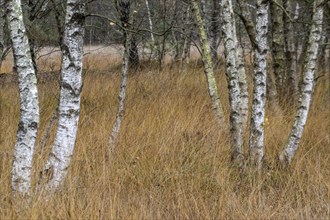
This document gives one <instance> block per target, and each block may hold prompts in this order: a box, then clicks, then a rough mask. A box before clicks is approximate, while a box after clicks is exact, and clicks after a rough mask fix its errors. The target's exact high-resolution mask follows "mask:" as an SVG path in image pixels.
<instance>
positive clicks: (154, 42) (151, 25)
mask: <svg viewBox="0 0 330 220" xmlns="http://www.w3.org/2000/svg"><path fill="white" fill-rule="evenodd" d="M145 1H146V7H147V13H148V21H149V28H150V31H151V32H150V36H151V42H152V50H154V48H155V46H156V41H155V36H154V33H153V31H154V28H153V23H152V19H151V13H150V8H149V1H148V0H145Z"/></svg>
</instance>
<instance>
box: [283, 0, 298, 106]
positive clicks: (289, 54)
mask: <svg viewBox="0 0 330 220" xmlns="http://www.w3.org/2000/svg"><path fill="white" fill-rule="evenodd" d="M284 8H285V9H286V11H287V12H288V13H289V15H290V16H291V17H292V15H295V14H294V13H293V12H294V8H293V2H292V0H285V1H284ZM296 16H298V15H295V17H296ZM284 39H285V45H286V59H287V67H286V69H287V77H288V84H287V85H288V89H287V92H288V94H289V99H290V100H291V102H294V101H295V100H296V96H297V94H298V81H297V79H298V77H297V48H296V44H295V36H294V25H293V22H292V21H291V19H289V18H288V17H287V16H286V15H284Z"/></svg>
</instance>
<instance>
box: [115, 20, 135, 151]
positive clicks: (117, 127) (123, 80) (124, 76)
mask: <svg viewBox="0 0 330 220" xmlns="http://www.w3.org/2000/svg"><path fill="white" fill-rule="evenodd" d="M128 28H129V27H128ZM124 31H125V36H126V38H125V47H124V55H123V65H122V69H121V83H120V91H119V95H118V100H119V103H118V111H117V115H116V119H115V123H114V125H113V127H112V133H111V136H110V151H111V152H113V151H114V148H115V142H116V137H117V135H118V133H119V130H120V126H121V123H122V120H123V118H124V114H125V99H126V82H127V72H128V67H129V55H130V48H131V37H132V34H131V33H130V32H128V31H127V30H124Z"/></svg>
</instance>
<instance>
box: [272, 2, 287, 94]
mask: <svg viewBox="0 0 330 220" xmlns="http://www.w3.org/2000/svg"><path fill="white" fill-rule="evenodd" d="M280 6H282V7H283V0H273V1H271V3H270V12H271V21H272V57H273V72H274V75H275V85H276V89H277V93H278V94H280V95H281V94H282V90H283V86H284V80H285V54H284V33H283V30H284V24H283V10H282V8H281V7H280Z"/></svg>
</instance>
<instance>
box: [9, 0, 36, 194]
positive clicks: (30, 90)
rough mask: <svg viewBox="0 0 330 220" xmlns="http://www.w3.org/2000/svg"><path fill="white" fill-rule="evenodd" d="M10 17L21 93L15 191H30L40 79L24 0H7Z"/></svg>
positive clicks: (14, 166) (13, 179)
mask: <svg viewBox="0 0 330 220" xmlns="http://www.w3.org/2000/svg"><path fill="white" fill-rule="evenodd" d="M6 9H7V20H8V27H9V30H10V36H11V40H12V48H13V55H14V62H15V68H16V72H17V74H18V82H19V85H18V86H19V95H20V119H19V124H18V130H17V138H16V144H15V147H14V159H13V167H12V173H11V175H12V188H13V191H15V192H18V193H22V194H29V193H30V190H31V171H32V159H33V152H34V146H35V142H36V137H37V130H38V126H39V101H38V89H37V78H36V74H35V71H34V68H33V63H32V59H31V54H30V48H29V42H28V38H27V35H26V29H25V25H24V22H23V13H22V7H21V1H20V0H7V1H6Z"/></svg>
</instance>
